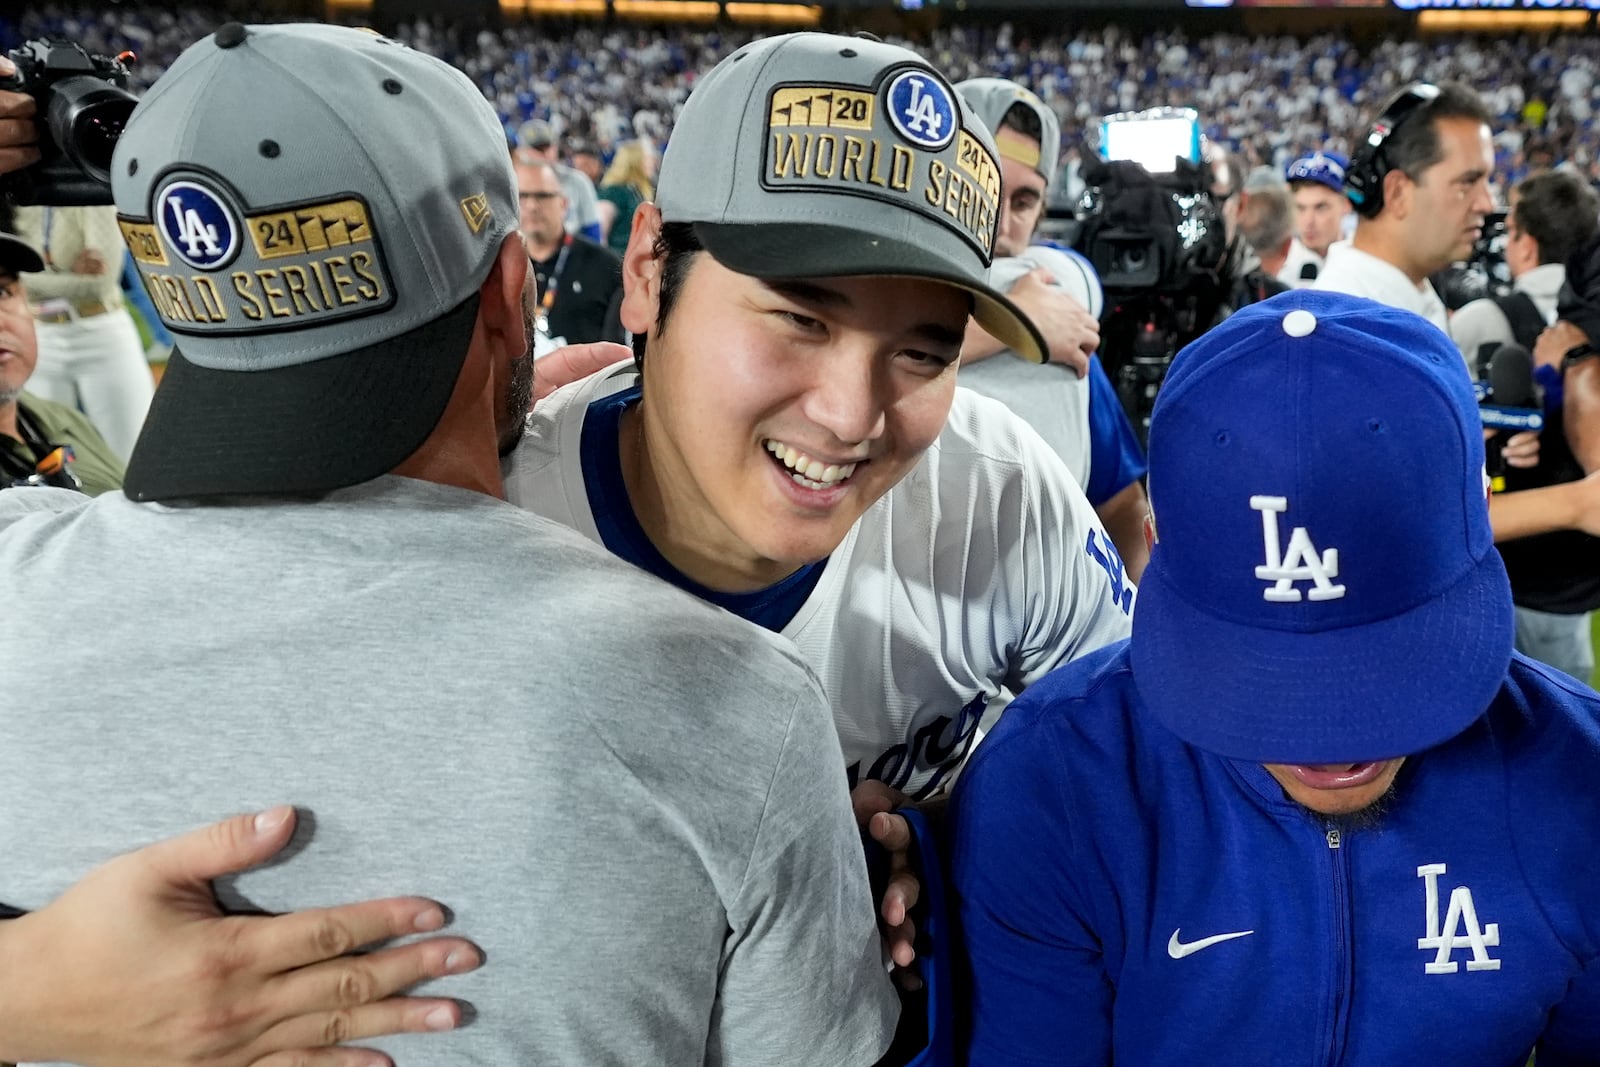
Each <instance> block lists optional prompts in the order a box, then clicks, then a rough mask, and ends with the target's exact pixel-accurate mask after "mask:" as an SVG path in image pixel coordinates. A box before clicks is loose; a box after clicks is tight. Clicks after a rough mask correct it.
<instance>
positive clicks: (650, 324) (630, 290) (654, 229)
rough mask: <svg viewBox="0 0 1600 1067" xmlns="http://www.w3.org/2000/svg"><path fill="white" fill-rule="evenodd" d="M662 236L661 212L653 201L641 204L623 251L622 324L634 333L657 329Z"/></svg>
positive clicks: (635, 214)
mask: <svg viewBox="0 0 1600 1067" xmlns="http://www.w3.org/2000/svg"><path fill="white" fill-rule="evenodd" d="M660 236H661V212H660V211H658V210H657V209H656V206H655V205H654V204H640V205H639V206H638V208H637V209H635V210H634V213H633V230H632V232H631V233H630V235H629V237H628V248H627V251H625V252H623V253H622V307H621V310H620V314H621V317H622V325H623V326H624V327H625V328H626V329H627V330H628V332H629V333H632V334H645V333H649V332H650V331H651V330H653V329H655V325H656V313H657V310H658V308H659V307H660V300H661V261H660V260H659V259H657V258H656V239H657V238H658V237H660Z"/></svg>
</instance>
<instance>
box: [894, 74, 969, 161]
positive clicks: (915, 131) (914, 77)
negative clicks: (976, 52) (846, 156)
mask: <svg viewBox="0 0 1600 1067" xmlns="http://www.w3.org/2000/svg"><path fill="white" fill-rule="evenodd" d="M884 97H885V99H886V101H887V103H888V111H889V121H890V122H891V123H893V124H894V128H895V132H897V133H898V134H900V136H901V137H904V138H905V139H906V140H907V141H910V142H911V143H912V144H914V145H917V146H918V147H920V148H926V149H928V150H929V151H931V152H937V151H938V150H939V149H941V148H943V147H944V146H945V145H947V144H949V143H950V141H951V139H952V138H954V137H955V135H956V126H957V125H958V124H957V122H956V114H957V113H956V102H955V100H954V99H953V98H952V97H951V95H950V90H948V89H946V88H945V87H944V84H943V83H942V82H940V81H939V80H938V79H937V78H933V77H930V76H929V75H928V74H926V73H925V72H923V71H919V70H908V71H906V72H905V73H904V74H901V75H900V76H899V77H897V78H895V79H894V81H892V82H890V83H889V91H888V92H887V93H885V94H884Z"/></svg>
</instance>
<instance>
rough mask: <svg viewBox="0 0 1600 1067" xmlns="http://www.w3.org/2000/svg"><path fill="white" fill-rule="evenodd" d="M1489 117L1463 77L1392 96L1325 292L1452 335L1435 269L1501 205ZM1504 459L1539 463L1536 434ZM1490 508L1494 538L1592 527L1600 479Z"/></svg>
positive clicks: (1357, 170)
mask: <svg viewBox="0 0 1600 1067" xmlns="http://www.w3.org/2000/svg"><path fill="white" fill-rule="evenodd" d="M1489 122H1490V116H1489V112H1488V109H1487V108H1486V107H1485V106H1484V104H1483V101H1482V100H1481V99H1480V98H1479V97H1478V94H1477V93H1475V92H1473V91H1472V90H1471V89H1469V88H1467V87H1466V86H1464V85H1460V84H1458V83H1454V82H1444V83H1441V84H1439V85H1427V84H1423V83H1418V84H1415V85H1410V86H1407V87H1406V88H1404V89H1402V90H1400V91H1399V92H1398V93H1396V94H1395V95H1394V96H1393V97H1391V98H1390V100H1389V101H1388V102H1387V103H1386V104H1385V106H1384V108H1383V110H1382V111H1381V112H1380V113H1379V115H1378V117H1377V118H1376V119H1374V120H1373V122H1372V125H1371V126H1370V127H1368V129H1367V136H1366V138H1365V140H1363V141H1362V142H1361V144H1360V145H1359V146H1358V147H1357V149H1356V153H1355V156H1354V157H1353V158H1352V159H1351V160H1350V169H1349V171H1348V172H1347V173H1346V175H1345V195H1346V196H1348V197H1349V198H1350V202H1351V203H1352V204H1353V205H1354V206H1355V209H1356V214H1357V215H1358V216H1359V221H1357V223H1356V232H1355V236H1354V237H1353V238H1351V240H1350V243H1349V244H1335V245H1334V246H1333V247H1331V248H1329V249H1328V262H1327V264H1326V265H1325V266H1324V267H1323V269H1322V274H1321V275H1320V276H1319V277H1318V278H1317V281H1316V285H1315V288H1317V289H1324V290H1328V291H1330V292H1336V293H1349V294H1351V295H1352V296H1364V297H1368V298H1369V299H1372V300H1376V301H1378V302H1379V303H1382V304H1388V305H1390V306H1391V307H1398V308H1404V309H1405V310H1407V311H1413V312H1416V313H1417V314H1418V315H1421V316H1422V317H1423V318H1425V319H1427V320H1428V321H1429V322H1431V323H1433V324H1434V325H1435V326H1437V327H1439V329H1440V330H1443V331H1444V332H1445V333H1447V334H1448V333H1449V323H1448V320H1447V318H1446V313H1445V306H1444V301H1442V300H1441V299H1439V294H1438V293H1437V292H1435V291H1434V288H1433V285H1432V283H1430V282H1429V281H1428V276H1429V275H1430V274H1433V273H1435V272H1436V271H1440V270H1443V269H1444V268H1445V267H1448V266H1449V265H1450V264H1451V263H1454V262H1457V261H1458V260H1463V259H1466V258H1467V255H1468V254H1469V253H1470V252H1471V251H1472V245H1473V243H1474V242H1476V241H1477V240H1478V238H1479V237H1481V236H1482V235H1483V226H1484V221H1485V218H1486V216H1487V215H1488V214H1489V212H1490V211H1492V210H1494V200H1493V198H1492V197H1491V196H1490V194H1489V175H1490V173H1491V172H1492V171H1493V170H1494V145H1493V142H1492V141H1491V139H1490V134H1489ZM1462 369H1463V370H1465V369H1466V367H1465V364H1464V363H1463V365H1462ZM1501 454H1502V455H1503V456H1504V458H1505V461H1506V463H1507V464H1509V465H1511V466H1513V467H1532V466H1534V465H1536V464H1537V463H1538V461H1539V436H1538V434H1536V433H1528V432H1524V433H1519V434H1514V435H1513V436H1511V437H1510V438H1508V439H1507V440H1506V442H1505V445H1504V447H1503V448H1502V449H1501ZM1489 515H1490V519H1491V521H1492V524H1493V527H1494V537H1495V540H1496V541H1509V540H1512V539H1515V538H1518V537H1528V536H1530V535H1533V534H1542V533H1548V532H1550V531H1552V530H1564V529H1581V530H1585V531H1588V532H1590V533H1593V532H1595V530H1596V527H1597V525H1600V479H1596V478H1588V479H1584V480H1582V481H1576V482H1567V483H1564V484H1562V485H1552V486H1545V487H1543V488H1540V489H1526V490H1523V491H1521V492H1517V493H1509V494H1501V493H1496V494H1495V495H1494V496H1493V497H1492V498H1491V500H1490V507H1489Z"/></svg>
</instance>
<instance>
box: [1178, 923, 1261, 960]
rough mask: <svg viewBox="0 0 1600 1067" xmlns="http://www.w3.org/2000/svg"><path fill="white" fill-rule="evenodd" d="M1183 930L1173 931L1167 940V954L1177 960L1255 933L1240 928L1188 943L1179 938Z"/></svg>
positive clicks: (1180, 928)
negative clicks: (1235, 931) (1236, 930)
mask: <svg viewBox="0 0 1600 1067" xmlns="http://www.w3.org/2000/svg"><path fill="white" fill-rule="evenodd" d="M1182 932H1183V928H1182V927H1179V928H1178V929H1176V930H1174V931H1172V938H1171V939H1170V940H1169V941H1168V942H1167V955H1169V956H1171V957H1172V958H1173V959H1175V960H1181V959H1183V957H1185V956H1193V955H1194V954H1195V953H1196V952H1199V951H1200V950H1201V949H1203V948H1210V947H1211V946H1212V945H1220V944H1221V943H1222V942H1224V941H1232V940H1233V939H1234V938H1236V937H1249V936H1250V935H1251V934H1253V933H1255V931H1254V930H1240V931H1239V932H1238V933H1234V934H1216V935H1214V936H1212V937H1202V938H1201V939H1200V940H1198V941H1191V942H1189V943H1188V944H1184V943H1183V942H1182V941H1179V940H1178V935H1179V934H1180V933H1182Z"/></svg>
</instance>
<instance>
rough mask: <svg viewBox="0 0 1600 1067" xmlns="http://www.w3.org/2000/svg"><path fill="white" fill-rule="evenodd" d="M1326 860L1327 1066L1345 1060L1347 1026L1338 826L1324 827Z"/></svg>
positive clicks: (1346, 943) (1345, 876)
mask: <svg viewBox="0 0 1600 1067" xmlns="http://www.w3.org/2000/svg"><path fill="white" fill-rule="evenodd" d="M1326 838H1327V842H1328V860H1329V864H1330V866H1331V867H1332V868H1333V909H1332V913H1333V986H1332V988H1333V1022H1332V1028H1331V1030H1330V1032H1329V1037H1328V1058H1327V1061H1326V1062H1327V1064H1328V1067H1337V1065H1338V1064H1341V1063H1343V1062H1344V1046H1345V1036H1346V1033H1347V1031H1348V1029H1349V1026H1350V989H1351V985H1352V984H1353V983H1352V979H1353V975H1352V973H1351V957H1352V952H1351V945H1350V940H1351V936H1352V935H1351V930H1352V929H1353V928H1354V924H1353V922H1352V921H1351V920H1352V916H1351V914H1350V884H1349V870H1350V864H1349V859H1348V857H1349V850H1348V849H1346V848H1345V847H1344V846H1345V844H1346V842H1345V840H1344V835H1343V834H1341V833H1340V832H1339V829H1338V828H1337V827H1333V826H1330V827H1328V828H1327V832H1326Z"/></svg>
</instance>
